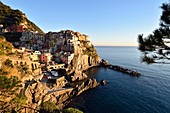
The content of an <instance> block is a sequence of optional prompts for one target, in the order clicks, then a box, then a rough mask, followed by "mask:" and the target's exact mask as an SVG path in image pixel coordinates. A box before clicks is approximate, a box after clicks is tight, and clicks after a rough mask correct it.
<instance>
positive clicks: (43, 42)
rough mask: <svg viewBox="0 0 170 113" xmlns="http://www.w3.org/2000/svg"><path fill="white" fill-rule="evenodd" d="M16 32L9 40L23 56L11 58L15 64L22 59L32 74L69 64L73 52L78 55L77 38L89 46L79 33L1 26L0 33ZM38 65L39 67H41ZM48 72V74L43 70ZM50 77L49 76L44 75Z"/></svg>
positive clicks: (61, 67) (78, 44)
mask: <svg viewBox="0 0 170 113" xmlns="http://www.w3.org/2000/svg"><path fill="white" fill-rule="evenodd" d="M16 33H17V34H19V36H20V38H19V40H17V39H16V40H14V41H11V43H13V45H14V47H17V49H16V48H15V49H13V51H14V52H16V51H17V52H20V53H22V54H23V56H24V59H27V60H25V62H24V59H12V58H11V59H10V60H12V62H13V63H14V64H16V65H18V64H20V63H21V62H22V63H24V64H26V65H27V66H28V67H29V69H30V70H34V73H36V74H41V73H42V72H43V71H44V72H45V71H46V72H50V71H52V70H58V69H66V68H65V67H67V65H68V64H70V63H71V61H72V59H73V57H74V55H76V54H78V51H77V50H76V49H77V48H78V46H80V41H86V42H88V44H89V45H91V42H90V41H89V37H88V36H87V35H84V34H80V33H79V32H73V31H71V30H65V31H64V30H63V31H60V32H48V33H46V34H45V33H38V32H37V31H28V30H26V29H24V26H22V25H13V26H11V27H8V28H4V27H3V25H0V34H16ZM40 67H41V68H40ZM46 74H47V75H49V73H46ZM51 75H53V76H58V73H57V72H54V71H52V73H51ZM44 77H47V78H49V79H50V78H51V76H50V77H48V76H44Z"/></svg>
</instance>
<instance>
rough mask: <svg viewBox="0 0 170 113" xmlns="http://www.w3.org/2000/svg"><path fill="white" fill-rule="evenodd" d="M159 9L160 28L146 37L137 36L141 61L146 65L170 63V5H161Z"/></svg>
mask: <svg viewBox="0 0 170 113" xmlns="http://www.w3.org/2000/svg"><path fill="white" fill-rule="evenodd" d="M161 9H162V15H161V17H160V27H159V28H158V29H156V30H154V31H153V33H152V34H150V35H148V36H147V37H143V34H139V35H138V43H139V48H138V49H139V50H140V51H141V52H142V53H143V56H142V57H141V60H142V62H146V63H148V64H150V63H167V64H168V63H170V62H169V61H170V18H169V17H170V3H163V4H162V6H161Z"/></svg>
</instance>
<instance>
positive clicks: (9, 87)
mask: <svg viewBox="0 0 170 113" xmlns="http://www.w3.org/2000/svg"><path fill="white" fill-rule="evenodd" d="M0 81H1V82H0V93H1V96H7V95H13V94H15V93H16V91H17V90H18V88H19V87H22V86H21V84H20V81H19V80H18V77H16V76H12V77H10V78H8V77H6V76H2V75H0Z"/></svg>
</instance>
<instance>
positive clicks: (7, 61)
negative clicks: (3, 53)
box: [4, 59, 14, 68]
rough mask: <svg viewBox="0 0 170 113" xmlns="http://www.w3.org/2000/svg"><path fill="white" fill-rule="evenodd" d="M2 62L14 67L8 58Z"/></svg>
mask: <svg viewBox="0 0 170 113" xmlns="http://www.w3.org/2000/svg"><path fill="white" fill-rule="evenodd" d="M4 64H5V65H6V66H9V67H11V68H12V67H14V66H13V64H12V61H11V60H9V59H6V60H5V62H4Z"/></svg>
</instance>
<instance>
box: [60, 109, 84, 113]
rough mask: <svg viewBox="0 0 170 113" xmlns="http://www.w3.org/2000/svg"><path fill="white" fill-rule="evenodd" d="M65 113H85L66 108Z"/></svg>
mask: <svg viewBox="0 0 170 113" xmlns="http://www.w3.org/2000/svg"><path fill="white" fill-rule="evenodd" d="M63 113H83V112H82V111H80V110H78V109H76V108H66V109H64V110H63Z"/></svg>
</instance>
